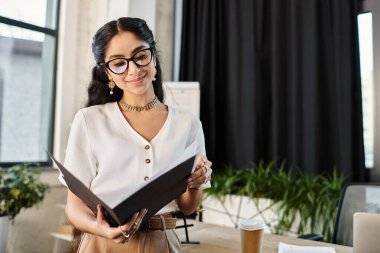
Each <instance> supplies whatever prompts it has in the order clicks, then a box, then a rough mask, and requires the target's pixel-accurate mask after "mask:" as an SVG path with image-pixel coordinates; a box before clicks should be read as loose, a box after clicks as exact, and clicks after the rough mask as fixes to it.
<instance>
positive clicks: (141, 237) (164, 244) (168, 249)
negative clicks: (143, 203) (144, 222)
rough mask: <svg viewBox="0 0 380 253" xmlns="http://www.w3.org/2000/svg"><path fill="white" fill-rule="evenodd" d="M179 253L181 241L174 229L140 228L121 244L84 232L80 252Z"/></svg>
mask: <svg viewBox="0 0 380 253" xmlns="http://www.w3.org/2000/svg"><path fill="white" fill-rule="evenodd" d="M111 252H112V253H121V252H123V253H124V252H127V253H129V252H131V253H179V252H181V243H180V240H179V238H178V236H177V234H176V233H175V232H174V230H173V229H169V230H139V231H138V232H137V233H136V234H135V235H134V236H133V237H132V238H131V239H130V240H129V242H126V243H123V244H119V243H115V242H113V241H112V240H110V239H106V238H103V237H99V236H96V235H92V234H87V233H85V234H83V237H82V240H81V243H80V245H79V249H78V253H111Z"/></svg>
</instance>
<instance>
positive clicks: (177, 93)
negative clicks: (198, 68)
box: [162, 82, 201, 118]
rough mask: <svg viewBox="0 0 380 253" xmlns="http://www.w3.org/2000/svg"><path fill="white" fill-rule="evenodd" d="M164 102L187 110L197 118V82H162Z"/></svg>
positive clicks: (198, 103)
mask: <svg viewBox="0 0 380 253" xmlns="http://www.w3.org/2000/svg"><path fill="white" fill-rule="evenodd" d="M162 87H163V89H164V94H165V100H164V101H165V104H167V105H170V106H172V107H175V108H180V109H181V110H184V111H189V112H191V113H193V114H194V115H195V116H197V117H198V118H199V113H200V101H201V99H200V89H199V82H163V84H162Z"/></svg>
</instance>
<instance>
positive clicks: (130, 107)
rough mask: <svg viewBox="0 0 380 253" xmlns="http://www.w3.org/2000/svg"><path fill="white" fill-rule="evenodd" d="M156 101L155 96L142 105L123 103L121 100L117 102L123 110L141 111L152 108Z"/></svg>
mask: <svg viewBox="0 0 380 253" xmlns="http://www.w3.org/2000/svg"><path fill="white" fill-rule="evenodd" d="M157 102H158V99H157V97H156V96H155V97H154V98H153V100H152V101H150V102H149V103H147V104H146V105H144V106H138V105H130V104H127V103H125V102H124V101H123V100H120V101H119V104H120V106H121V107H122V108H123V109H124V110H129V111H135V112H141V111H148V110H150V109H152V108H153V107H154V106H155V105H156V104H157Z"/></svg>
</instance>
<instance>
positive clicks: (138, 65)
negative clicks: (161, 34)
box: [100, 47, 154, 75]
mask: <svg viewBox="0 0 380 253" xmlns="http://www.w3.org/2000/svg"><path fill="white" fill-rule="evenodd" d="M145 50H149V51H150V60H149V62H148V63H147V64H144V65H141V64H138V63H136V62H135V61H134V60H133V58H134V57H135V56H136V54H138V53H140V52H142V51H145ZM153 54H154V53H153V49H152V48H150V47H148V48H143V49H141V50H139V51H137V52H136V53H134V54H133V55H132V57H130V58H124V57H117V58H114V59H112V60H109V61H108V62H106V63H101V64H100V65H102V66H103V65H104V66H106V67H107V69H108V70H109V71H111V72H112V73H114V74H115V75H123V74H124V73H125V72H126V71H128V69H129V62H130V61H132V62H133V63H134V64H135V65H136V66H137V67H138V68H141V67H145V66H148V65H149V64H150V63H151V62H152V59H153ZM120 59H123V60H126V61H127V68H126V69H125V70H124V72H123V73H115V72H113V71H112V69H111V68H110V67H109V64H110V62H112V61H115V60H120Z"/></svg>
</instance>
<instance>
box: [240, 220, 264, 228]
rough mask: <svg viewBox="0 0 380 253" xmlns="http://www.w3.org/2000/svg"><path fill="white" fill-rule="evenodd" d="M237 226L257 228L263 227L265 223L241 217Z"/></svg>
mask: <svg viewBox="0 0 380 253" xmlns="http://www.w3.org/2000/svg"><path fill="white" fill-rule="evenodd" d="M239 228H241V229H244V230H258V229H263V228H265V223H264V221H262V220H258V219H243V220H241V221H240V222H239Z"/></svg>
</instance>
